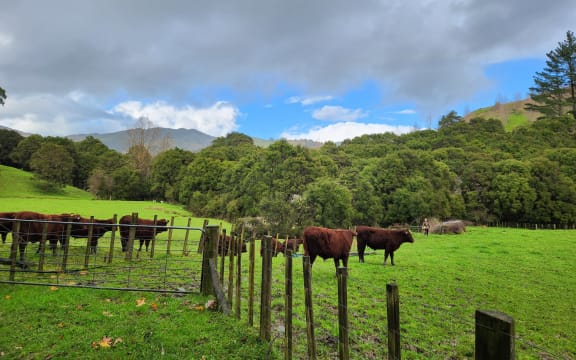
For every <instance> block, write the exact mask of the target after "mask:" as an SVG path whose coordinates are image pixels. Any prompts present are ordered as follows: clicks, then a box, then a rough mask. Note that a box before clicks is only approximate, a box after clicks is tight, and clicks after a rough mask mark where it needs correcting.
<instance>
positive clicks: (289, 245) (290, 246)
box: [284, 239, 304, 253]
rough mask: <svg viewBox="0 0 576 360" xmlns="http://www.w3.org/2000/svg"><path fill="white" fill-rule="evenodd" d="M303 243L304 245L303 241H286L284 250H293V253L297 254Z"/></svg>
mask: <svg viewBox="0 0 576 360" xmlns="http://www.w3.org/2000/svg"><path fill="white" fill-rule="evenodd" d="M302 243H304V240H302V239H286V240H285V241H284V248H286V250H292V252H293V253H297V252H298V249H299V248H300V245H301V244H302Z"/></svg>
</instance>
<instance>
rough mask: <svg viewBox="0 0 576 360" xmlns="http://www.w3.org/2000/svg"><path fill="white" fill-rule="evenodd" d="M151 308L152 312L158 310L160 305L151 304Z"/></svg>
mask: <svg viewBox="0 0 576 360" xmlns="http://www.w3.org/2000/svg"><path fill="white" fill-rule="evenodd" d="M150 307H151V308H152V311H156V310H158V305H157V304H156V303H152V304H150Z"/></svg>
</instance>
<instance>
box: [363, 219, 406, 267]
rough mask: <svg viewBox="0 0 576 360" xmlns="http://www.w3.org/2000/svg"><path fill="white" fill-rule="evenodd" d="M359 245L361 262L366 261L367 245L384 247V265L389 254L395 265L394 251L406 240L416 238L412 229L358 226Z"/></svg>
mask: <svg viewBox="0 0 576 360" xmlns="http://www.w3.org/2000/svg"><path fill="white" fill-rule="evenodd" d="M356 233H357V234H358V235H357V238H356V239H357V245H358V258H359V259H360V262H362V263H363V262H364V250H365V249H366V246H368V247H370V248H371V249H373V250H377V249H384V265H386V260H387V259H388V255H390V263H392V265H394V251H396V250H398V248H399V247H400V245H402V243H405V242H411V243H413V242H414V238H413V237H412V234H411V233H410V230H405V229H381V228H376V227H370V226H357V227H356Z"/></svg>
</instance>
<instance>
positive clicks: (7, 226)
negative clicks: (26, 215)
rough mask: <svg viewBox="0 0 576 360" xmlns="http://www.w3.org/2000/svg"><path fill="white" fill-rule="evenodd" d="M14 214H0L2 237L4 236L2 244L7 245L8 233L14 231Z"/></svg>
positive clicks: (0, 232)
mask: <svg viewBox="0 0 576 360" xmlns="http://www.w3.org/2000/svg"><path fill="white" fill-rule="evenodd" d="M14 214H16V213H14V212H0V235H2V244H5V243H6V238H7V237H8V233H9V232H11V231H12V219H14Z"/></svg>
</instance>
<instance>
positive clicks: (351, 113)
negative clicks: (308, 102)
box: [312, 105, 368, 121]
mask: <svg viewBox="0 0 576 360" xmlns="http://www.w3.org/2000/svg"><path fill="white" fill-rule="evenodd" d="M366 116H368V113H367V112H365V111H363V110H362V109H354V110H352V109H347V108H344V107H342V106H331V105H326V106H323V107H322V108H320V109H318V110H315V111H314V112H313V113H312V117H313V118H314V119H317V120H328V121H356V120H358V119H361V118H363V117H366Z"/></svg>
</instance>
